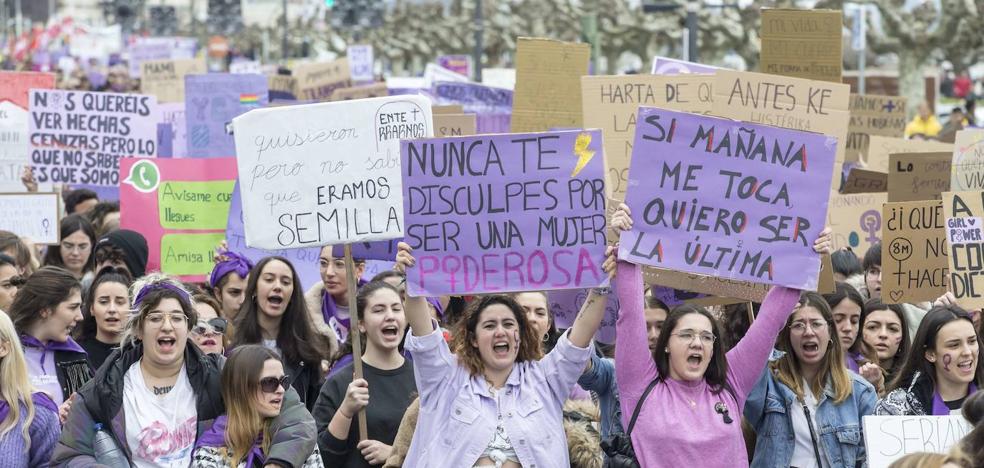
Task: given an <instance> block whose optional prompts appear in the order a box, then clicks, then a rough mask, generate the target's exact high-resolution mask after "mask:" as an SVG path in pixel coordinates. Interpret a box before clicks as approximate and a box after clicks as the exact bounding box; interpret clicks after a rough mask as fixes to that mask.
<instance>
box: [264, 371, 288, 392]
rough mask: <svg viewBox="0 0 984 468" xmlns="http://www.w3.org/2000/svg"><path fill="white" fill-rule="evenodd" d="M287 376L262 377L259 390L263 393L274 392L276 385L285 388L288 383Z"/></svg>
mask: <svg viewBox="0 0 984 468" xmlns="http://www.w3.org/2000/svg"><path fill="white" fill-rule="evenodd" d="M287 378H288V376H286V375H285V376H283V377H280V378H277V377H264V378H262V379H260V390H263V392H264V393H276V391H277V387H284V391H286V390H287V387H288V385H290V384H289V383H287Z"/></svg>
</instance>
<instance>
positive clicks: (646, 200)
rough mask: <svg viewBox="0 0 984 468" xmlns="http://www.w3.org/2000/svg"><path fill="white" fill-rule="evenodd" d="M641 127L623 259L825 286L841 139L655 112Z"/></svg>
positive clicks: (646, 113)
mask: <svg viewBox="0 0 984 468" xmlns="http://www.w3.org/2000/svg"><path fill="white" fill-rule="evenodd" d="M636 122H637V123H636V138H635V144H634V145H633V158H632V166H631V168H630V170H629V184H628V185H629V190H628V192H627V193H626V196H625V203H626V204H627V205H628V207H629V208H630V209H631V210H632V212H633V213H635V216H636V222H635V224H634V225H633V229H632V230H629V231H627V232H623V233H622V235H621V239H620V241H619V242H620V247H619V253H618V254H619V258H621V259H623V260H628V261H631V262H633V263H639V264H643V265H650V266H656V267H659V268H665V269H670V270H677V271H686V272H691V273H699V274H705V275H713V276H719V277H725V278H732V279H740V280H746V281H755V282H761V283H769V284H779V285H783V286H788V287H793V288H797V289H809V290H816V288H817V273H818V272H819V270H820V256H819V255H818V254H817V253H816V252H814V251H813V241H814V240H815V239H816V238H817V237H818V236H819V235H820V231H822V230H823V226H824V221H825V216H826V213H827V206H826V205H827V204H826V200H827V195H828V194H829V193H830V181H831V179H830V177H831V174H832V173H833V166H834V155H835V153H836V150H837V141H836V140H835V139H833V138H830V137H827V136H825V135H820V134H816V133H809V132H800V131H796V130H789V129H781V128H776V127H769V126H765V125H757V124H751V123H744V122H735V121H732V120H729V119H721V118H716V117H709V116H702V115H696V114H687V113H683V112H675V111H668V110H664V109H659V108H654V107H640V108H639V117H638V118H637V119H636ZM807 155H809V165H807V159H806V158H807ZM698 190H699V192H698ZM777 212H779V213H781V214H776V213H777ZM736 243H737V244H736Z"/></svg>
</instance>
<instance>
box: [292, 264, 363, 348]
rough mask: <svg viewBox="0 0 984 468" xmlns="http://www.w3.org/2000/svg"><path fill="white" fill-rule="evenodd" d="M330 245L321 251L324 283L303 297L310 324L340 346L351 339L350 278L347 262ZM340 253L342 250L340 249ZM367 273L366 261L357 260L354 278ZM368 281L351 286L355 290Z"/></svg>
mask: <svg viewBox="0 0 984 468" xmlns="http://www.w3.org/2000/svg"><path fill="white" fill-rule="evenodd" d="M334 250H335V249H333V248H332V246H330V245H326V246H324V247H322V249H321V254H320V255H319V258H318V264H319V271H320V272H321V283H318V284H315V285H314V286H313V287H311V289H309V290H308V291H307V292H306V293H305V294H304V301H305V302H306V303H307V308H308V314H310V316H311V323H312V324H313V325H314V327H315V329H317V330H318V332H319V333H321V334H322V335H326V336H327V335H329V334H332V335H334V336H335V338H336V339H337V341H338V342H339V343H342V342H344V341H345V340H346V339H347V338H348V332H349V326H350V321H351V315H350V314H349V308H348V290H349V283H348V277H347V276H346V272H345V259H344V258H342V257H341V254H340V252H335V251H334ZM338 250H341V249H340V248H339V249H338ZM365 271H366V262H365V260H359V259H356V260H355V277H356V278H362V274H363V273H365ZM364 284H365V281H362V280H361V279H360V280H358V284H356V285H352V286H353V287H355V288H356V289H358V288H360V287H362V285H364Z"/></svg>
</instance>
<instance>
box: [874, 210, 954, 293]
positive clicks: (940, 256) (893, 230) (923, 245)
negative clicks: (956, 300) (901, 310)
mask: <svg viewBox="0 0 984 468" xmlns="http://www.w3.org/2000/svg"><path fill="white" fill-rule="evenodd" d="M882 209H883V210H884V212H885V213H884V217H883V219H885V229H884V231H883V232H884V235H885V241H884V242H882V272H883V273H882V301H884V302H885V303H888V304H902V303H906V302H910V303H915V302H922V301H931V300H934V299H936V298H937V297H940V296H942V295H943V293H945V292H946V277H947V262H946V256H947V252H946V250H947V249H946V241H945V239H946V237H945V233H944V227H945V220H944V218H943V203H942V202H940V201H939V200H931V201H912V202H903V203H886V204H885V205H884V207H883V208H882Z"/></svg>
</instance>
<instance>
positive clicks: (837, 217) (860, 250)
mask: <svg viewBox="0 0 984 468" xmlns="http://www.w3.org/2000/svg"><path fill="white" fill-rule="evenodd" d="M887 201H888V194H887V193H885V192H881V193H858V194H841V193H835V194H832V195H831V196H830V203H829V205H828V210H827V226H830V228H831V229H832V230H833V231H834V233H833V239H832V240H833V244H834V250H840V249H843V248H845V247H850V248H851V249H852V250H854V253H856V254H857V255H858V256H859V257H864V253H865V252H867V251H868V248H869V247H871V246H872V245H874V244H875V243H878V242H881V232H882V213H881V207H882V205H883V204H885V203H886V202H887Z"/></svg>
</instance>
